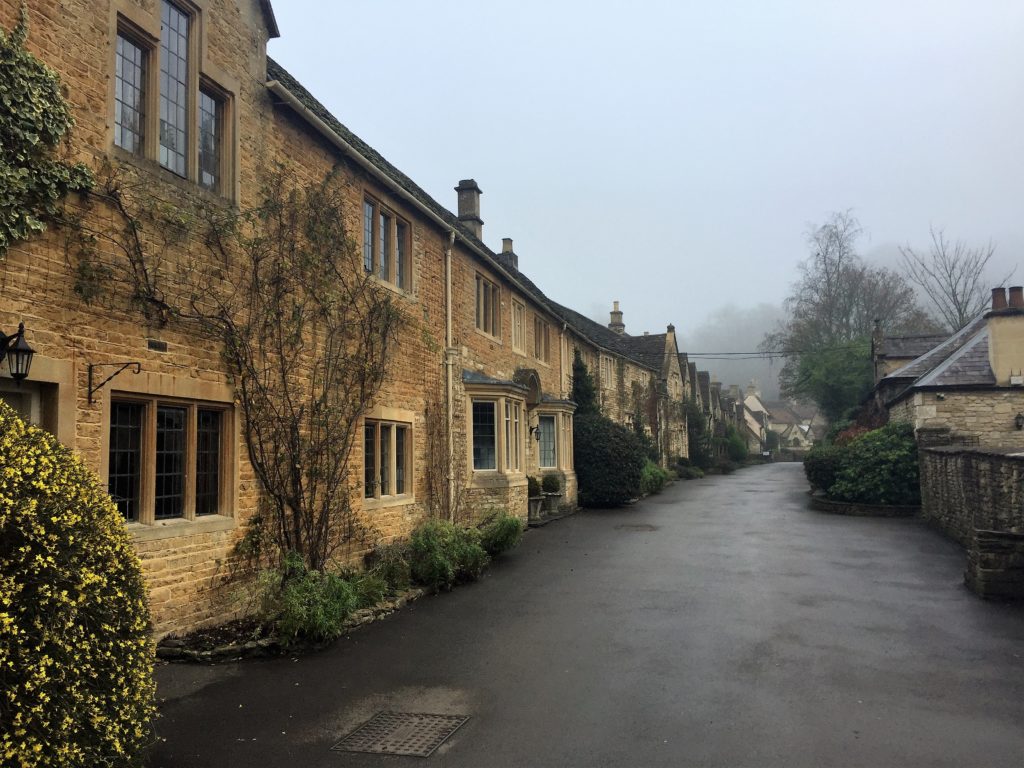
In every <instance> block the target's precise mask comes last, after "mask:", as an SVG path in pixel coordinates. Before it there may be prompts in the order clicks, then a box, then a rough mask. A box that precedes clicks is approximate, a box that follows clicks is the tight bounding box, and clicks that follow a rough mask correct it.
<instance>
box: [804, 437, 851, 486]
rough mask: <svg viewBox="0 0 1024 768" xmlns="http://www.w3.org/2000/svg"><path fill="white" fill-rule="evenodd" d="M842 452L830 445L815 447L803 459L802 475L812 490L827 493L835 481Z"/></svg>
mask: <svg viewBox="0 0 1024 768" xmlns="http://www.w3.org/2000/svg"><path fill="white" fill-rule="evenodd" d="M843 453H844V451H843V449H841V448H837V447H836V446H832V445H816V446H814V447H813V448H811V450H809V451H808V452H807V455H806V456H805V457H804V474H805V475H807V481H808V482H809V483H810V484H811V487H812V488H815V489H817V490H819V491H826V492H827V491H828V489H829V488H831V487H832V484H833V483H834V482H835V481H836V474H837V473H838V472H839V465H840V460H841V458H842V455H843Z"/></svg>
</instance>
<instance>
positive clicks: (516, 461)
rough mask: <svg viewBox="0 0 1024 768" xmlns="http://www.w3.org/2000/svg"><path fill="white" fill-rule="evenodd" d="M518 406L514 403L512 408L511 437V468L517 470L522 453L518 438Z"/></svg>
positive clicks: (519, 438)
mask: <svg viewBox="0 0 1024 768" xmlns="http://www.w3.org/2000/svg"><path fill="white" fill-rule="evenodd" d="M520 412H521V411H520V406H519V403H516V404H515V405H514V406H513V408H512V436H513V443H514V446H513V452H512V456H513V465H512V468H513V469H516V470H518V469H519V466H520V459H519V457H520V455H521V451H522V445H521V442H520V441H521V437H520V431H521V429H520V424H519V421H520Z"/></svg>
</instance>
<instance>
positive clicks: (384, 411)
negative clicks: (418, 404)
mask: <svg viewBox="0 0 1024 768" xmlns="http://www.w3.org/2000/svg"><path fill="white" fill-rule="evenodd" d="M367 424H376V425H378V426H379V425H385V426H386V425H391V426H397V427H402V428H404V429H405V431H406V433H405V435H406V436H405V443H406V444H405V449H404V453H405V455H404V460H405V488H406V490H405V493H401V494H382V493H379V492H378V491H377V490H375V491H374V495H373V496H367V495H366V425H367ZM360 434H362V436H363V438H362V440H361V441H360V451H359V461H360V466H359V469H358V471H359V472H360V478H361V480H360V481H359V490H358V497H359V499H360V500H361V502H362V505H363V509H367V510H369V509H382V508H385V507H398V506H405V505H408V504H413V503H415V501H416V476H417V475H416V460H415V457H416V450H415V446H416V437H417V434H418V430H417V428H416V415H415V414H414V413H413V412H412V411H409V410H405V409H402V408H392V407H388V406H376V407H374V408H371V409H370V410H369V411H367V412H366V413H365V414H364V416H363V426H362V429H361V430H360ZM378 434H379V432H378ZM396 435H397V433H396V431H395V430H394V429H392V430H391V461H390V468H391V478H392V481H393V479H394V477H395V474H396V469H397V458H398V457H397V455H396V452H395V443H396V442H397V437H396ZM379 458H380V457H379V447H378V448H375V460H379ZM376 474H378V476H379V470H377V471H376Z"/></svg>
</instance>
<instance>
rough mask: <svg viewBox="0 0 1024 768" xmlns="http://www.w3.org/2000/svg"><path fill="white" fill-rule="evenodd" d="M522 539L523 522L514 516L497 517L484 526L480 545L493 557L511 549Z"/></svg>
mask: <svg viewBox="0 0 1024 768" xmlns="http://www.w3.org/2000/svg"><path fill="white" fill-rule="evenodd" d="M522 538H523V522H522V520H520V519H519V518H518V517H516V516H515V515H499V516H497V517H495V518H494V519H493V520H491V521H490V522H489V523H487V525H485V526H484V528H483V530H482V531H481V533H480V545H481V546H482V547H483V548H484V551H485V552H486V553H487V554H488V555H490V556H491V557H494V556H495V555H498V554H501V553H502V552H504V551H506V550H509V549H512V548H513V547H515V546H516V545H518V544H519V541H520V540H521V539H522Z"/></svg>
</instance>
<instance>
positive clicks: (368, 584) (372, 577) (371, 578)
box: [347, 571, 392, 608]
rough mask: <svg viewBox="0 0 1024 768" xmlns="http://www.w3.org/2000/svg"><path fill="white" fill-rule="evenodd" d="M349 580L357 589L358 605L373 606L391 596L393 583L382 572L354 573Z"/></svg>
mask: <svg viewBox="0 0 1024 768" xmlns="http://www.w3.org/2000/svg"><path fill="white" fill-rule="evenodd" d="M347 581H349V582H350V583H351V584H352V589H353V590H354V591H355V597H356V607H357V608H371V607H373V606H375V605H378V604H380V603H383V602H384V601H385V600H387V599H388V598H389V597H391V594H392V590H391V585H390V584H388V582H387V580H386V579H384V578H383V577H382V576H381V575H380V574H378V573H375V572H373V571H364V572H363V573H357V574H353V575H352V576H350V577H348V579H347Z"/></svg>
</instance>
